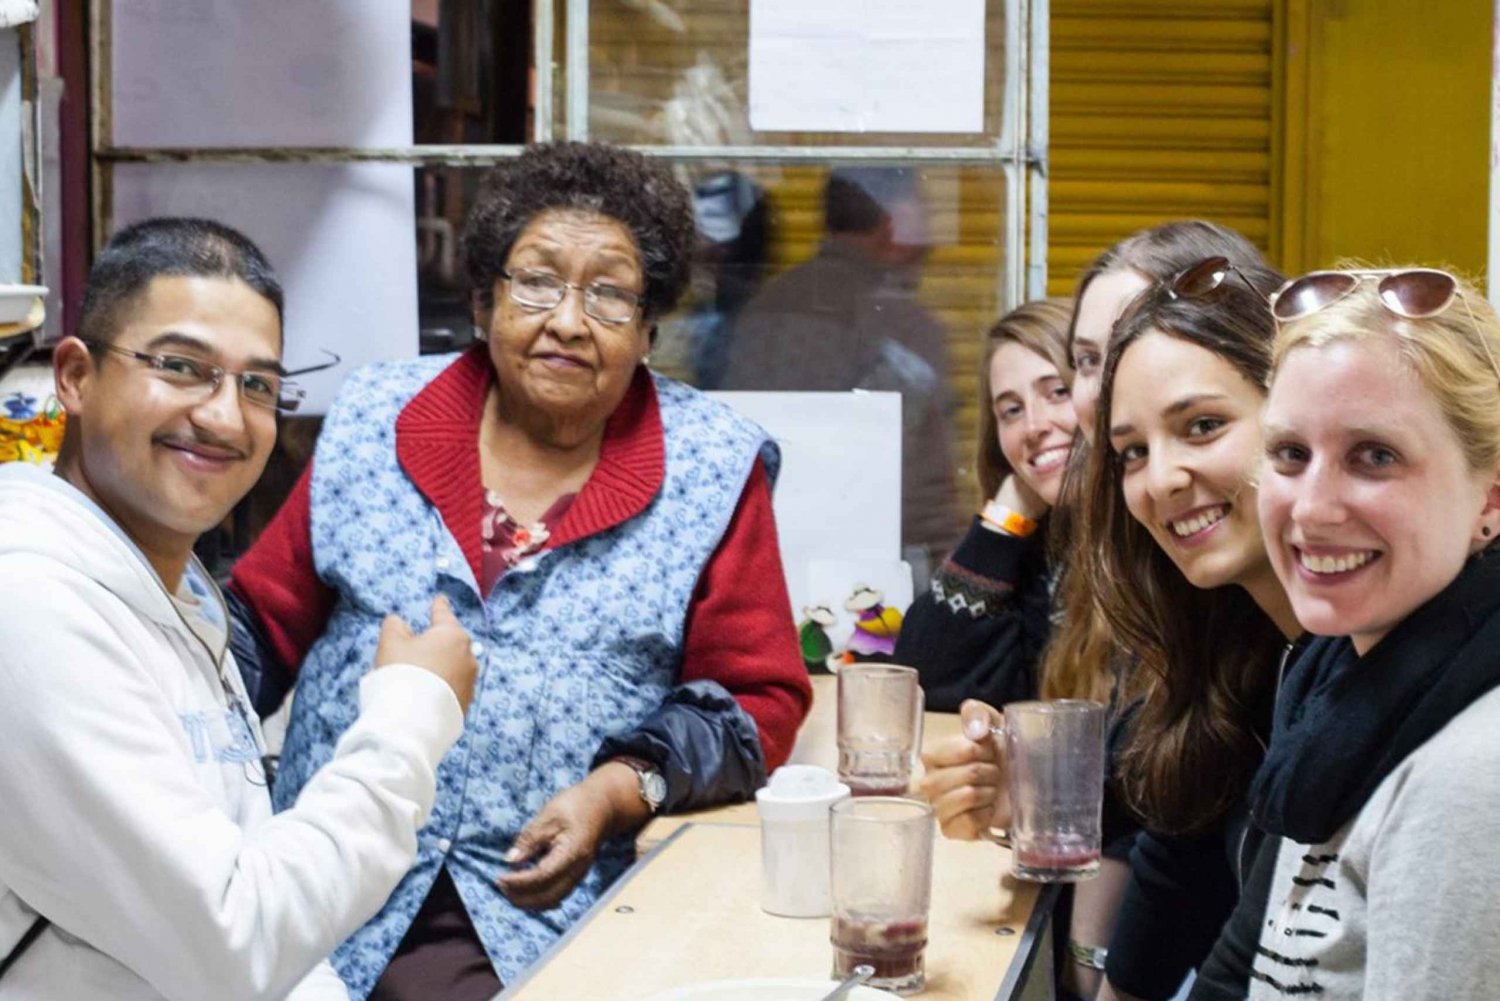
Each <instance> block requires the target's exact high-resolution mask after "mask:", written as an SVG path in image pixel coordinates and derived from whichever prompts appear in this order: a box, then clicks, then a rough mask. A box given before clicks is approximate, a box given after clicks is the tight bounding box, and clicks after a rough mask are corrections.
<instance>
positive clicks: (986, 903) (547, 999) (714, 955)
mask: <svg viewBox="0 0 1500 1001" xmlns="http://www.w3.org/2000/svg"><path fill="white" fill-rule="evenodd" d="M833 693H834V686H833V679H832V678H815V679H814V702H813V709H812V712H811V713H810V714H809V716H808V719H807V722H806V723H804V725H803V728H802V731H801V733H799V735H798V740H797V747H796V750H794V752H793V755H792V759H793V760H794V761H798V762H801V763H806V764H818V765H823V766H824V767H828V768H832V767H833V766H834V764H836V761H835V760H834V759H835V757H836V751H835V750H834V705H833V703H834V697H833ZM925 726H926V732H925V737H926V742H930V741H934V740H938V739H941V738H942V737H944V736H949V735H952V734H954V733H957V732H958V718H957V717H956V716H951V715H942V714H933V713H929V714H928V716H927V718H926V723H925ZM640 844H641V845H642V847H643V849H644V850H645V854H644V856H643V857H642V858H641V859H640V860H639V861H638V862H637V863H636V864H635V866H633V867H632V868H631V869H630V870H629V871H628V872H627V873H626V874H625V875H624V876H623V877H622V878H621V879H620V881H619V882H618V883H616V884H615V886H614V888H613V889H612V890H611V891H610V892H609V893H608V894H607V895H606V896H605V897H604V898H602V899H601V900H600V901H599V902H598V903H596V904H595V905H594V907H593V908H592V909H590V911H589V912H588V914H586V915H585V916H584V918H583V920H581V921H580V922H579V923H578V924H577V925H576V926H575V927H574V928H573V929H572V931H570V932H569V933H568V934H567V935H566V936H565V937H564V938H563V939H562V940H561V941H559V942H558V943H557V944H556V945H554V946H553V947H552V948H551V949H550V950H548V952H547V953H546V954H545V955H544V956H543V957H542V958H541V959H540V960H539V961H538V962H537V963H536V964H535V965H534V966H533V967H532V968H531V970H530V971H528V973H527V974H526V976H525V977H524V978H523V979H521V980H520V981H518V982H516V983H514V984H512V985H510V986H509V988H508V989H507V990H506V991H504V992H503V993H502V994H501V995H500V996H499V998H497V999H496V1001H501V999H503V1001H565V999H566V1001H572V999H587V1001H644V999H646V998H648V997H650V996H651V995H652V994H653V993H655V992H657V991H662V990H665V989H667V988H670V987H677V986H683V985H686V984H691V983H697V982H700V981H705V980H717V979H728V978H734V977H752V976H761V977H763V976H786V977H812V978H817V979H822V978H826V977H828V975H829V970H830V967H831V964H832V952H831V946H830V945H829V942H828V919H827V918H783V917H776V916H774V915H770V914H767V913H765V912H764V911H762V910H761V909H760V824H759V820H758V818H757V816H756V812H755V805H754V804H753V803H750V804H739V805H736V806H731V807H724V808H721V809H718V810H708V811H703V812H702V813H697V814H689V815H684V816H675V817H662V818H658V819H657V820H656V821H654V822H653V823H652V824H650V825H649V826H648V827H647V828H646V829H645V830H644V831H642V833H641V838H640ZM1009 868H1010V855H1009V853H1008V852H1007V851H1005V850H1004V849H1002V848H1000V847H998V846H996V845H993V844H989V843H987V842H960V841H949V840H947V839H945V838H942V837H941V836H939V837H938V839H937V842H936V844H935V845H934V851H933V875H932V880H933V882H932V912H931V916H930V919H929V944H928V948H927V988H926V989H925V990H924V991H923V992H922V993H921V994H919V995H917V996H918V997H921V998H924V999H930V1001H992V999H995V1001H1020V999H1028V1001H1029V999H1050V998H1051V997H1052V992H1051V971H1050V969H1049V967H1050V957H1051V937H1050V926H1049V919H1050V916H1051V907H1052V902H1053V899H1054V897H1055V893H1054V892H1053V891H1052V889H1051V888H1042V887H1038V886H1037V885H1036V884H1031V883H1022V882H1018V881H1016V880H1013V879H1012V878H1011V877H1010V876H1009Z"/></svg>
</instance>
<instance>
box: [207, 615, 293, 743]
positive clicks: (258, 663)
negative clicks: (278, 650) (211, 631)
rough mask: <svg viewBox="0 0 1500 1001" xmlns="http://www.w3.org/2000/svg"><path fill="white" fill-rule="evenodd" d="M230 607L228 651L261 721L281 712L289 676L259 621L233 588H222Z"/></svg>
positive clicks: (289, 681)
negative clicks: (236, 665) (237, 667)
mask: <svg viewBox="0 0 1500 1001" xmlns="http://www.w3.org/2000/svg"><path fill="white" fill-rule="evenodd" d="M222 591H223V593H224V602H225V604H227V605H228V606H229V650H230V652H231V653H233V654H234V662H235V663H236V664H238V665H239V668H240V678H241V679H242V680H243V681H244V682H245V692H246V693H247V694H248V695H249V696H250V705H251V706H253V707H254V709H255V712H256V714H257V715H259V716H260V718H261V719H265V718H266V717H267V716H269V715H271V714H272V713H274V712H275V711H276V710H277V709H280V708H281V703H282V702H283V701H284V700H285V699H286V693H287V692H289V691H291V689H292V672H291V669H290V668H288V667H287V666H286V665H285V664H283V663H282V662H281V660H280V659H279V658H278V657H277V656H276V654H275V652H274V650H273V649H272V647H271V642H270V640H268V639H267V638H266V634H265V631H264V629H263V628H262V627H261V624H260V619H258V618H256V616H255V612H254V610H252V609H251V608H250V606H249V605H248V604H246V603H245V602H244V601H243V600H241V599H240V596H239V595H237V594H235V593H234V590H233V589H232V588H228V587H225V588H222Z"/></svg>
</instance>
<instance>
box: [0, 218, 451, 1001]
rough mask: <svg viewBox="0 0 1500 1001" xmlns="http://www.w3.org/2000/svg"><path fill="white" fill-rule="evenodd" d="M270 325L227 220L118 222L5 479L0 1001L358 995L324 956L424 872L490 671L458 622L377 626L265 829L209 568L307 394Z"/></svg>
mask: <svg viewBox="0 0 1500 1001" xmlns="http://www.w3.org/2000/svg"><path fill="white" fill-rule="evenodd" d="M281 313H282V293H281V287H280V284H279V283H278V281H277V279H276V277H275V275H274V274H273V273H272V271H271V269H270V266H269V264H268V263H267V262H266V260H265V258H264V257H263V256H262V254H261V253H260V251H259V250H258V249H257V248H256V247H255V246H254V244H252V243H251V242H250V241H249V240H247V239H246V238H245V237H244V236H242V235H241V234H239V233H237V232H235V231H234V230H231V229H228V228H227V227H224V226H220V225H218V224H216V223H211V222H207V221H204V220H193V219H157V220H148V221H146V222H143V223H138V224H136V225H134V226H131V227H129V228H128V229H126V230H123V231H122V232H120V233H119V234H117V235H116V236H115V237H114V239H112V240H111V241H110V243H109V245H108V246H106V247H105V248H104V250H103V251H102V252H101V254H100V255H99V258H98V260H97V261H96V262H95V264H94V267H93V270H92V272H91V273H90V276H89V286H88V288H87V290H86V292H85V297H84V303H83V309H82V316H81V318H80V320H79V327H78V336H76V337H70V338H66V339H65V340H63V341H62V342H61V343H60V344H59V345H58V346H57V348H56V349H55V351H54V355H53V364H54V369H55V375H56V380H57V395H58V399H59V401H60V402H61V403H62V404H63V406H64V407H65V408H66V410H67V413H68V418H67V431H66V438H65V440H64V443H63V447H62V450H61V453H60V455H59V457H58V465H57V469H56V474H55V475H52V476H49V475H47V474H46V473H44V472H41V471H39V470H37V469H35V468H32V467H24V466H21V465H19V464H17V465H12V466H8V467H3V468H0V580H4V581H5V583H6V599H7V608H6V612H5V615H4V616H0V692H3V693H4V695H3V697H0V734H3V735H4V739H5V752H4V754H3V755H0V804H3V807H0V999H8V998H74V997H78V998H82V997H111V998H132V999H147V998H149V999H158V998H184V999H187V998H207V997H214V998H251V997H255V998H259V997H283V996H291V997H295V998H298V999H304V1001H305V999H310V998H344V997H346V996H347V995H346V993H345V990H344V987H343V984H342V983H341V982H340V981H339V979H338V977H337V976H336V975H334V973H333V972H332V970H331V968H330V967H329V966H328V964H327V962H326V960H325V957H326V956H327V955H328V954H329V953H330V952H331V951H332V950H333V948H334V947H335V946H336V945H338V944H339V942H340V941H342V940H343V939H344V938H345V937H346V936H347V935H348V934H349V933H350V932H351V931H353V930H354V929H355V928H357V927H358V926H359V925H360V924H362V923H363V922H364V921H365V920H366V919H368V917H369V916H370V915H371V914H373V913H374V912H375V911H376V910H378V909H379V907H380V906H381V904H382V903H383V902H384V900H385V898H386V896H387V895H388V894H389V893H390V891H391V889H392V887H394V886H395V885H396V882H397V881H398V880H399V879H400V877H401V876H402V875H403V874H404V873H405V872H406V870H407V868H408V867H409V866H410V864H411V861H412V858H413V856H414V854H415V851H416V832H417V829H418V828H419V827H420V826H421V824H423V823H424V822H425V819H426V817H427V814H428V812H429V810H430V809H431V806H432V802H433V796H434V788H435V770H436V767H437V764H438V761H439V760H440V759H441V758H442V756H443V755H444V753H446V751H447V750H448V748H449V747H450V746H451V745H452V744H453V742H454V741H455V740H456V739H457V737H458V735H459V733H460V731H461V729H462V726H463V715H464V712H465V711H466V709H467V703H468V700H469V697H470V693H471V691H472V687H473V681H474V673H475V670H476V667H475V663H474V659H473V656H472V654H471V653H470V650H469V637H468V636H467V635H466V634H465V632H464V631H463V629H462V628H461V627H460V626H459V625H458V623H457V622H456V621H455V620H454V618H453V615H452V612H451V611H450V610H449V609H448V608H447V606H446V605H445V604H442V603H441V602H438V603H435V604H434V605H433V609H432V619H433V623H432V627H431V628H430V629H429V630H428V631H427V632H425V633H422V634H420V635H413V633H412V631H411V630H410V628H408V627H407V625H406V623H404V622H403V621H401V620H400V619H398V618H395V617H391V618H389V619H388V620H387V621H386V623H385V627H384V630H383V632H382V634H381V640H380V646H379V649H378V650H377V653H376V657H375V661H376V666H377V668H378V670H375V671H372V672H371V673H370V674H369V675H368V676H366V678H365V679H364V682H363V684H362V685H361V692H360V694H361V705H360V716H359V719H358V721H357V722H356V723H355V724H354V726H353V727H352V728H350V730H349V731H348V733H347V734H346V735H345V736H344V738H343V739H342V741H341V742H340V744H339V748H338V750H337V752H336V754H335V755H334V757H333V759H332V761H330V762H329V764H328V765H327V766H326V767H325V768H324V769H323V770H322V771H321V772H320V773H319V774H318V775H316V776H315V777H314V778H313V779H312V780H311V781H310V782H309V783H308V785H307V787H306V788H305V789H304V791H303V794H302V797H301V798H300V799H299V800H298V802H297V803H296V805H295V806H293V807H292V808H291V809H289V810H287V811H286V812H284V813H282V814H279V815H276V816H274V817H273V816H272V814H271V803H270V797H269V795H268V792H267V778H266V773H265V770H264V768H263V766H262V755H263V753H264V745H263V742H262V739H261V736H260V731H259V727H258V724H257V723H256V721H255V719H254V715H253V713H250V712H249V711H248V710H247V708H246V705H247V698H246V695H245V692H244V688H243V685H242V683H241V681H240V678H239V671H238V669H237V668H236V666H235V662H234V658H233V656H232V655H231V654H230V653H229V650H228V643H227V635H226V633H227V628H228V627H227V622H228V615H227V611H226V609H225V607H224V603H223V599H222V597H221V596H220V594H219V591H218V589H217V588H216V587H215V585H214V583H213V581H212V580H211V579H210V578H209V577H208V575H207V573H206V572H205V571H204V570H203V568H202V566H201V565H200V564H198V563H197V561H196V560H195V559H194V558H193V556H192V547H193V543H194V541H195V540H196V539H197V537H198V535H199V534H200V533H202V532H204V531H205V530H207V529H209V528H211V527H212V526H214V525H216V524H218V523H219V522H220V521H221V520H222V519H223V518H224V517H225V516H226V515H227V514H228V512H229V510H230V509H231V508H232V507H233V506H234V504H235V503H236V502H238V501H239V499H240V498H241V497H243V496H244V494H245V493H246V491H248V490H249V489H250V487H251V486H252V485H253V484H254V483H255V481H256V479H257V478H258V477H259V476H260V473H261V470H262V469H263V468H264V466H265V463H266V459H267V457H268V456H269V454H270V451H271V447H272V445H273V444H274V442H275V439H276V413H277V411H279V410H280V411H285V410H289V409H292V408H293V407H294V406H295V404H296V401H297V399H298V393H297V391H296V390H295V388H294V387H292V386H290V385H289V384H288V383H287V381H286V378H285V373H284V370H283V368H282V365H281V347H282V344H281V340H282V338H281ZM289 992H290V994H289Z"/></svg>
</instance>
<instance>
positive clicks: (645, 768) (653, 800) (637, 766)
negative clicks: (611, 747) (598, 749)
mask: <svg viewBox="0 0 1500 1001" xmlns="http://www.w3.org/2000/svg"><path fill="white" fill-rule="evenodd" d="M609 760H611V761H618V762H619V763H620V764H622V765H626V766H628V767H630V768H631V769H633V770H634V771H635V774H636V779H637V781H638V782H639V783H640V786H639V792H640V796H641V802H643V803H645V804H646V805H647V806H649V807H650V808H651V812H652V813H655V812H656V811H657V810H659V809H661V805H662V803H663V801H665V799H666V795H667V780H666V779H665V778H664V777H663V776H662V773H661V769H659V768H657V767H656V765H655V764H654V763H653V762H650V761H647V760H646V759H645V758H638V757H636V756H635V755H633V754H620V755H616V756H615V757H613V758H610V759H609Z"/></svg>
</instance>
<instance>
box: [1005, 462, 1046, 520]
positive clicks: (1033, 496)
mask: <svg viewBox="0 0 1500 1001" xmlns="http://www.w3.org/2000/svg"><path fill="white" fill-rule="evenodd" d="M995 500H996V501H998V502H999V503H1001V504H1004V505H1005V506H1006V507H1008V508H1010V509H1011V510H1012V511H1015V512H1017V513H1019V514H1024V515H1025V516H1026V517H1028V518H1030V519H1031V520H1032V521H1036V520H1037V519H1039V518H1041V517H1042V516H1044V515H1045V514H1046V513H1047V512H1048V511H1049V510H1050V509H1051V505H1050V504H1048V503H1047V502H1046V501H1044V500H1042V496H1041V494H1039V493H1037V492H1036V491H1035V490H1033V489H1031V487H1030V486H1029V485H1027V483H1026V481H1025V480H1023V479H1021V477H1019V476H1017V475H1016V474H1015V473H1011V474H1010V475H1009V476H1007V477H1006V478H1005V479H1003V480H1001V481H1000V489H999V490H996V491H995Z"/></svg>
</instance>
